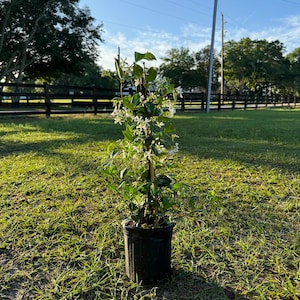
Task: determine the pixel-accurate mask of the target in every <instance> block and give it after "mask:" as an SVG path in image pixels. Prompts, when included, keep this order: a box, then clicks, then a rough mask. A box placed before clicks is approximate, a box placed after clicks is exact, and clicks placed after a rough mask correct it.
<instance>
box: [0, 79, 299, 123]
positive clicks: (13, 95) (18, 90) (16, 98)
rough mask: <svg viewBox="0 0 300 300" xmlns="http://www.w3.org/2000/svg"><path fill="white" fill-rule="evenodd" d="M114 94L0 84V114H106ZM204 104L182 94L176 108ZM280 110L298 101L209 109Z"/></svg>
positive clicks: (251, 101) (250, 101) (215, 98)
mask: <svg viewBox="0 0 300 300" xmlns="http://www.w3.org/2000/svg"><path fill="white" fill-rule="evenodd" d="M116 95H118V90H115V89H103V88H97V87H79V86H65V85H48V84H18V85H16V84H12V83H0V115H22V114H23V115H24V114H26V115H30V114H45V115H46V116H47V117H50V115H51V114H76V113H91V114H95V115H96V114H98V113H109V112H111V111H112V109H113V101H112V99H113V98H114V97H116ZM206 102H207V95H206V94H205V93H183V95H182V98H178V102H177V104H176V106H177V109H179V110H181V111H205V110H206V107H207V103H206ZM280 107H300V98H299V97H294V96H282V95H272V96H262V95H256V94H251V95H250V94H249V95H221V94H212V95H211V98H210V110H224V109H227V110H228V109H231V110H233V109H261V108H280Z"/></svg>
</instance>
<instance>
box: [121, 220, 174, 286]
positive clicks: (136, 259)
mask: <svg viewBox="0 0 300 300" xmlns="http://www.w3.org/2000/svg"><path fill="white" fill-rule="evenodd" d="M174 225H175V224H174V223H172V224H169V225H168V226H165V227H161V228H154V229H144V228H140V227H135V226H123V232H124V241H125V260H126V274H127V276H128V277H129V279H130V280H132V281H134V282H142V283H143V284H151V283H156V282H158V281H160V280H162V279H164V278H166V277H168V276H169V275H170V273H171V240H172V233H173V227H174Z"/></svg>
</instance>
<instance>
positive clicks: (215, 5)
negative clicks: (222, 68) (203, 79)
mask: <svg viewBox="0 0 300 300" xmlns="http://www.w3.org/2000/svg"><path fill="white" fill-rule="evenodd" d="M217 6H218V0H215V4H214V15H213V22H212V32H211V43H210V59H209V75H208V76H209V77H208V87H207V101H206V112H209V110H210V96H211V84H212V75H213V64H214V43H215V31H216V16H217Z"/></svg>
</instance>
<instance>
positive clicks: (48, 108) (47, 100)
mask: <svg viewBox="0 0 300 300" xmlns="http://www.w3.org/2000/svg"><path fill="white" fill-rule="evenodd" d="M44 93H45V106H46V111H45V112H46V117H47V118H50V114H51V100H50V92H49V85H48V83H47V82H44Z"/></svg>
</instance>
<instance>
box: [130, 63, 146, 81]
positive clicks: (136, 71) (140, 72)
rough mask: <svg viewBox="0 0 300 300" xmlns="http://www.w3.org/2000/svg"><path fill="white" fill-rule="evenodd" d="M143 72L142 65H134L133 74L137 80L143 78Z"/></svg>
mask: <svg viewBox="0 0 300 300" xmlns="http://www.w3.org/2000/svg"><path fill="white" fill-rule="evenodd" d="M143 72H144V70H143V68H142V67H141V66H140V65H138V64H134V66H133V73H134V76H135V77H136V78H141V77H142V76H143Z"/></svg>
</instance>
